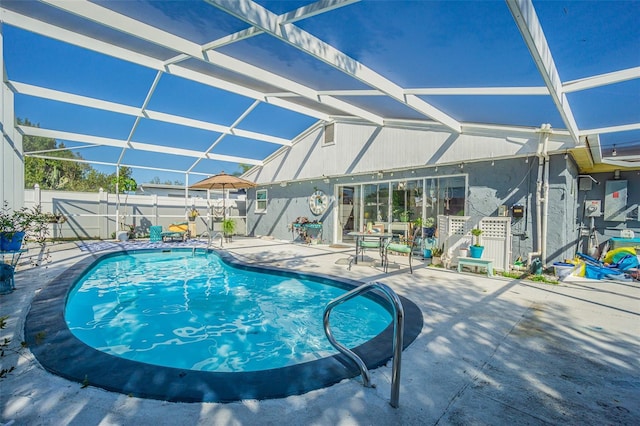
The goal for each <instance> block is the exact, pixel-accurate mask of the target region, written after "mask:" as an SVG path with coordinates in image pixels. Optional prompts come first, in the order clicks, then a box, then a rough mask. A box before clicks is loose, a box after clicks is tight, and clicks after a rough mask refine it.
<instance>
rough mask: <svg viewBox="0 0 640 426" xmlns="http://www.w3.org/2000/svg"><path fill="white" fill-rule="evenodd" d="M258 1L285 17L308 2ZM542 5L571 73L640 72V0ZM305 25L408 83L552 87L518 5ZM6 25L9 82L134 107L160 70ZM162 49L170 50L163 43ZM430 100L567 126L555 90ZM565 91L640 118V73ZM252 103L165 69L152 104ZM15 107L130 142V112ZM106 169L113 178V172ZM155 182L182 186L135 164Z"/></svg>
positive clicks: (260, 41) (22, 103)
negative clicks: (519, 20) (516, 13)
mask: <svg viewBox="0 0 640 426" xmlns="http://www.w3.org/2000/svg"><path fill="white" fill-rule="evenodd" d="M257 3H259V4H261V5H263V6H265V7H266V8H268V9H269V10H271V11H273V12H275V13H283V12H286V11H289V10H293V9H295V8H296V7H299V6H302V5H305V4H309V3H312V2H309V1H258V2H257ZM185 4H188V7H184V6H185ZM105 5H106V6H108V7H110V8H112V9H113V10H116V11H118V12H121V13H124V14H127V15H129V16H131V17H134V18H135V17H140V16H144V17H145V18H147V19H151V20H152V22H153V24H154V25H155V26H157V27H159V28H164V29H171V30H172V31H175V33H176V34H178V35H180V36H182V37H184V38H187V39H189V40H191V41H194V42H196V43H206V42H207V41H211V40H215V39H217V38H219V37H223V36H224V35H226V34H229V33H233V32H235V31H238V30H241V29H244V28H246V27H247V25H246V24H244V23H243V22H241V21H240V20H238V19H236V18H233V17H230V16H228V15H225V14H223V13H222V12H220V11H218V10H217V9H215V8H212V7H211V6H208V5H207V4H203V3H200V2H189V3H184V2H147V1H139V2H131V1H127V2H109V3H105ZM534 6H535V7H536V11H537V13H538V17H539V19H540V22H541V24H542V28H543V30H544V31H545V34H546V38H547V41H548V44H549V46H550V48H551V51H552V53H553V55H554V60H555V63H556V66H557V68H558V72H559V74H560V77H561V79H562V80H563V81H565V82H566V81H570V80H574V79H581V78H585V77H588V76H591V75H597V74H603V73H609V72H614V71H619V70H622V69H626V68H631V67H638V66H640V25H638V24H637V23H638V22H640V3H639V2H634V1H627V2H625V1H612V2H605V1H602V2H598V1H544V2H540V1H536V2H534ZM296 25H297V26H299V27H300V28H302V29H304V30H305V31H307V32H309V33H311V34H313V35H315V36H316V37H318V38H320V39H321V40H323V41H325V42H327V43H330V44H332V45H333V46H334V47H336V48H337V49H339V50H341V51H342V52H344V53H346V54H347V55H349V56H350V57H352V58H354V59H356V60H358V61H360V62H361V63H363V64H365V65H367V66H368V67H369V68H371V69H373V70H374V71H376V72H377V73H379V74H381V75H382V76H384V77H386V78H388V79H390V80H391V81H393V82H394V83H396V84H398V85H400V86H402V87H403V88H437V87H483V86H492V87H498V86H543V85H544V83H543V81H542V78H541V77H540V74H539V73H538V71H537V69H536V67H535V64H534V63H533V61H532V59H531V55H530V53H529V51H528V50H527V47H526V45H525V44H524V42H523V40H522V36H521V35H520V33H519V31H518V29H517V27H516V25H515V23H514V20H513V18H512V16H511V13H510V12H509V9H508V8H507V7H506V5H505V3H504V2H501V1H456V2H434V1H363V2H360V3H355V4H352V5H349V6H345V7H342V8H339V9H337V10H334V11H332V12H328V13H325V14H320V15H317V16H314V17H312V18H309V19H305V20H302V21H299V22H297V23H296ZM2 31H3V38H4V54H5V67H6V70H7V75H8V78H9V80H12V81H17V82H22V83H28V84H32V85H37V86H42V87H47V88H52V89H56V90H59V91H65V92H70V93H75V94H81V95H84V96H89V97H95V98H99V99H104V100H109V101H112V102H117V103H121V104H125V105H131V106H137V107H139V106H141V105H142V103H143V102H144V99H145V96H146V94H147V91H148V90H149V88H150V86H151V84H152V82H153V80H154V78H155V75H156V71H155V70H151V69H148V68H145V67H142V66H140V65H135V64H131V63H128V62H125V61H123V60H120V59H116V58H112V57H109V56H105V55H102V54H99V53H95V52H92V51H89V50H85V49H82V48H79V47H76V46H71V45H68V44H65V43H63V42H59V41H56V40H52V39H49V38H46V37H42V36H39V35H36V34H33V33H30V32H28V31H25V30H22V29H18V28H15V27H12V26H10V25H4V26H3V27H2ZM141 48H142V49H149V46H143V47H141ZM219 51H220V52H221V53H224V54H226V55H229V56H233V57H235V58H238V59H241V60H243V61H246V62H248V63H250V64H254V65H256V66H259V67H260V68H263V69H266V70H269V71H272V72H274V73H278V74H280V75H283V76H285V77H287V78H290V79H291V80H294V81H297V82H299V83H302V84H305V85H307V86H309V87H311V88H313V89H315V90H336V89H367V88H368V86H367V85H365V84H364V83H362V82H360V81H357V80H355V79H354V78H352V77H349V76H346V75H344V74H342V73H340V72H338V71H336V70H335V69H333V68H332V67H330V66H329V65H327V64H324V63H322V62H320V61H318V60H316V59H314V58H311V57H309V56H307V55H305V54H303V53H302V52H300V51H298V50H297V49H295V48H293V47H291V46H288V45H285V44H284V43H282V42H281V41H279V40H276V39H274V38H273V37H271V36H269V35H266V34H262V35H258V36H255V37H252V38H249V39H246V40H243V41H239V42H236V43H233V44H230V45H227V46H224V47H222V48H220V49H219ZM153 53H154V54H157V55H162V54H165V52H163V51H162V49H158V48H156V50H155V51H154V52H153ZM195 66H203V65H202V64H195ZM220 72H222V73H223V74H224V73H228V72H227V71H224V72H223V71H220ZM256 84H258V83H257V82H256ZM268 84H269V82H267V83H266V86H268ZM422 98H423V99H424V100H425V101H427V102H429V103H431V104H433V105H434V106H436V107H438V108H440V109H441V110H443V111H444V112H446V113H448V114H450V115H451V116H453V117H454V118H455V119H457V120H460V121H464V122H481V123H494V124H510V125H524V126H539V125H540V124H542V123H551V124H552V126H553V127H554V128H564V127H565V126H564V124H563V123H562V120H561V118H560V115H559V114H558V112H557V111H556V109H555V106H554V105H553V102H552V101H551V99H550V98H549V97H547V96H422ZM568 98H569V101H570V103H571V107H572V110H573V113H574V115H575V118H576V121H577V123H578V127H579V128H581V129H590V128H599V127H607V126H616V125H622V124H629V123H637V122H640V79H635V80H631V81H626V82H622V83H617V84H612V85H609V86H604V87H600V88H595V89H590V90H584V91H580V92H575V93H569V94H568ZM344 100H347V101H349V102H352V103H354V104H355V105H359V106H362V107H363V108H367V109H369V110H372V111H374V112H376V113H378V114H381V115H383V116H385V117H390V118H407V119H416V118H424V117H421V116H420V115H419V114H417V113H416V112H415V111H413V110H411V109H409V108H407V107H405V106H404V105H402V104H400V103H398V102H395V101H393V100H389V99H386V98H383V97H374V98H372V97H345V98H344ZM253 102H254V100H253V99H251V98H248V97H244V96H239V95H236V94H232V93H229V92H226V91H224V90H221V89H216V88H213V87H209V86H204V85H202V84H198V83H195V82H193V81H190V80H186V79H183V78H180V77H176V76H173V75H169V74H164V75H163V76H162V77H161V79H160V82H159V84H158V86H157V88H156V90H155V92H154V94H153V96H152V98H151V100H150V102H149V104H148V108H149V109H151V110H154V111H159V112H164V113H169V114H176V115H181V116H186V117H189V118H193V119H198V120H203V121H210V122H214V123H217V124H221V125H230V124H232V123H233V122H234V121H236V120H237V119H238V118H239V117H240V116H241V115H242V114H243V112H244V111H245V110H246V109H247V108H248V107H249V106H251V105H252V104H253ZM16 115H17V116H19V117H21V118H29V119H30V120H31V121H33V122H36V123H39V124H40V125H41V126H42V127H44V128H50V129H56V130H64V131H68V132H75V133H87V134H91V135H97V136H103V137H109V138H116V139H126V138H127V137H128V135H129V133H130V132H131V130H132V127H133V124H134V121H135V119H134V117H132V116H126V115H122V114H116V113H111V112H106V111H101V110H92V109H90V108H83V107H78V106H73V105H68V104H64V103H59V102H53V101H47V100H42V99H38V98H34V97H30V96H24V95H18V96H16ZM315 122H317V119H316V118H314V117H310V116H306V115H304V114H300V113H297V112H294V111H290V110H285V109H282V108H278V107H275V106H272V105H268V104H265V103H261V104H259V105H258V106H257V107H256V108H255V109H254V110H253V111H252V112H251V113H250V114H248V116H247V117H246V118H245V119H244V120H243V121H241V122H240V124H239V126H238V128H240V129H243V130H249V131H254V132H260V133H265V134H268V135H272V136H277V137H280V138H286V139H292V138H294V137H295V136H296V135H297V134H299V133H300V132H302V131H304V130H305V129H306V128H308V127H309V126H311V125H312V124H314V123H315ZM219 136H220V134H219V133H216V132H212V131H207V130H199V129H193V128H188V127H184V126H177V125H174V124H167V123H162V122H158V121H154V120H149V119H142V120H141V122H140V124H139V126H138V127H137V129H136V131H135V133H134V134H133V140H134V141H137V142H144V143H153V144H158V145H162V146H170V147H189V148H191V149H197V150H199V149H206V148H207V147H209V146H210V145H211V144H212V143H213V142H214V141H216V140H217V139H218V138H219ZM601 139H602V141H603V143H604V144H605V145H608V146H612V145H613V144H616V145H617V147H624V146H631V145H640V131H633V132H624V133H614V134H609V135H603V136H602V137H601ZM65 143H66V144H67V145H69V146H76V145H80V144H77V143H74V142H68V143H67V142H65ZM278 148H279V145H277V144H272V143H264V142H256V141H253V140H251V139H247V138H241V137H237V136H227V137H225V138H223V140H222V142H220V144H218V145H217V146H216V147H215V149H214V151H213V152H215V153H219V154H225V155H240V156H247V157H250V158H255V159H263V158H265V157H266V156H268V155H269V154H271V153H273V152H274V151H275V150H277V149H278ZM78 152H80V153H81V154H82V155H83V157H85V158H87V159H91V160H98V161H108V162H116V161H117V160H118V157H119V155H120V150H119V149H109V148H103V147H100V148H88V149H82V150H79V151H78ZM123 162H124V163H135V164H139V165H143V166H149V167H166V168H170V169H180V170H183V169H185V168H188V167H189V166H191V165H192V164H193V162H194V159H193V158H188V157H180V156H167V155H163V154H162V153H150V152H136V151H131V150H129V151H127V152H126V154H125V156H124V159H123ZM237 167H238V166H237V164H235V163H225V162H220V161H212V160H206V161H202V162H201V163H200V164H198V165H197V166H196V167H195V169H194V171H196V172H200V173H205V174H213V173H216V172H218V171H220V170H225V171H227V172H234V171H236V170H237ZM98 168H100V167H98ZM103 170H104V171H106V172H109V173H110V172H112V171H113V168H103ZM155 176H159V177H160V178H161V180H172V181H173V180H180V181H184V180H185V177H184V174H183V173H162V172H159V171H155V170H143V169H136V170H135V171H134V177H135V178H136V180H137V181H138V182H145V181H148V180H150V179H152V178H153V177H155ZM200 177H202V176H199V177H192V178H190V180H191V181H192V182H193V181H195V180H198V179H199V178H200Z"/></svg>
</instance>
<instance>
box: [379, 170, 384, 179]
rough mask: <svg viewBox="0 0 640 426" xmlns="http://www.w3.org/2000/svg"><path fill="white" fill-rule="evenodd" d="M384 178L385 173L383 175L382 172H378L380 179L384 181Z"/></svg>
mask: <svg viewBox="0 0 640 426" xmlns="http://www.w3.org/2000/svg"><path fill="white" fill-rule="evenodd" d="M383 177H384V173H382V170H380V171H379V172H378V179H382V178H383Z"/></svg>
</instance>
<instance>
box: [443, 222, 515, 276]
mask: <svg viewBox="0 0 640 426" xmlns="http://www.w3.org/2000/svg"><path fill="white" fill-rule="evenodd" d="M476 220H477V218H476ZM473 228H480V229H481V230H482V235H481V239H482V245H483V246H484V252H483V254H482V258H483V259H492V260H493V267H494V268H495V269H497V270H499V271H508V270H509V265H510V264H511V218H510V217H493V216H492V217H483V218H482V219H480V221H479V222H473V221H472V218H471V217H469V216H438V241H439V244H440V246H441V247H442V246H444V252H445V253H447V256H448V258H449V259H451V263H452V264H453V265H456V264H457V263H458V261H457V259H458V255H459V250H460V249H461V248H466V247H469V246H470V245H471V244H473V238H474V237H473V235H471V230H472V229H473Z"/></svg>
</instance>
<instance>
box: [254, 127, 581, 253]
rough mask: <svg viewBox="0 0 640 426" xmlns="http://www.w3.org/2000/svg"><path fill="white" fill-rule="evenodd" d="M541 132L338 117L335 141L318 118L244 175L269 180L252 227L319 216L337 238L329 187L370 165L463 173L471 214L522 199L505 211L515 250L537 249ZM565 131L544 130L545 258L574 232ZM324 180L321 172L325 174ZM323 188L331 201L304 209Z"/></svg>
mask: <svg viewBox="0 0 640 426" xmlns="http://www.w3.org/2000/svg"><path fill="white" fill-rule="evenodd" d="M539 140H540V135H539V134H538V133H537V132H535V131H534V130H531V129H529V130H527V131H525V130H524V129H514V131H513V132H512V133H510V134H509V133H508V132H504V131H501V132H485V131H482V130H478V131H476V132H469V133H468V134H464V135H452V134H450V133H447V132H444V131H442V130H441V129H437V128H434V129H425V128H416V129H396V128H386V127H385V128H379V127H375V126H371V125H365V124H361V123H357V124H353V123H341V124H340V125H339V126H337V127H336V142H335V143H334V144H331V145H328V146H325V145H323V142H324V141H323V132H322V127H321V126H317V127H316V128H313V129H311V130H310V131H309V132H307V133H306V134H305V135H303V137H301V138H300V139H299V140H298V141H296V143H295V144H294V145H293V147H291V148H290V149H284V150H281V151H278V152H277V153H276V154H274V155H273V156H272V157H271V158H270V159H268V161H267V162H266V164H265V165H264V166H263V167H262V168H254V169H253V170H251V171H250V172H249V173H247V177H248V178H249V179H252V180H255V181H256V182H257V183H258V185H259V186H258V187H257V188H256V189H257V190H259V189H267V191H268V205H267V210H266V211H265V212H256V209H255V197H256V195H255V194H256V189H252V190H250V191H248V194H247V222H248V232H249V234H250V235H260V236H262V235H269V236H273V237H275V238H278V239H283V240H289V239H292V237H293V235H292V234H291V232H290V228H289V224H290V223H291V222H293V221H294V220H295V219H296V218H297V217H298V216H306V217H308V218H309V219H310V220H319V221H322V222H323V242H324V243H332V242H335V241H336V238H335V237H336V235H337V229H336V223H337V221H336V217H335V215H336V211H334V208H333V207H334V206H335V205H336V198H335V197H336V192H335V191H336V188H337V185H339V184H341V185H343V184H349V185H351V184H359V183H370V182H372V181H374V176H373V174H375V173H377V171H385V176H388V175H389V172H393V177H392V178H390V179H391V180H396V179H411V180H413V179H419V178H421V177H433V176H443V175H452V174H458V175H459V174H465V175H466V176H467V182H468V193H467V199H466V207H465V214H466V215H467V216H472V217H474V218H480V217H484V216H496V215H497V213H498V208H499V206H501V205H506V206H508V207H509V208H511V207H512V206H513V205H514V204H521V205H523V206H525V216H524V217H523V218H521V219H517V218H512V221H511V224H512V232H513V237H512V239H513V240H512V260H513V259H515V258H517V257H519V256H520V257H523V258H526V256H527V254H528V253H530V252H533V251H535V250H537V249H538V247H537V238H536V235H537V232H538V229H537V221H536V215H538V214H542V213H543V209H542V208H541V209H540V211H537V208H536V195H535V194H536V182H537V180H538V173H539V171H538V164H539V163H538V157H537V156H536V151H537V149H538V143H539ZM570 146H572V144H571V143H570V141H569V139H568V136H566V135H563V134H560V135H552V136H551V137H550V140H549V144H548V147H549V152H550V153H551V154H552V155H550V156H549V175H548V184H549V195H548V232H547V244H546V247H547V249H546V250H547V263H548V264H550V263H552V262H554V261H561V260H564V259H565V258H570V257H573V255H574V253H575V245H576V241H577V239H578V236H579V230H578V229H577V228H578V219H579V218H578V217H577V212H578V207H579V206H578V204H579V200H578V196H579V194H578V191H577V183H576V180H577V175H578V169H577V167H576V165H575V163H574V162H573V161H572V159H571V157H570V156H567V155H566V150H567V149H568V147H570ZM327 181H328V182H327ZM316 190H322V191H324V192H325V193H326V194H327V195H328V196H329V201H330V204H329V208H328V209H327V210H326V211H325V213H324V214H323V215H321V216H314V215H313V214H312V213H311V211H310V209H309V196H310V195H311V194H312V193H313V192H314V191H316Z"/></svg>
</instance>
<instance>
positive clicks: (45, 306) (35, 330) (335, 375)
mask: <svg viewBox="0 0 640 426" xmlns="http://www.w3.org/2000/svg"><path fill="white" fill-rule="evenodd" d="M163 250H164V251H166V249H161V248H158V249H141V250H118V251H110V252H108V253H104V254H101V255H97V256H95V257H89V258H85V259H83V260H80V261H79V262H77V263H76V264H74V265H73V266H71V267H69V268H68V269H67V270H66V271H64V272H63V273H61V274H60V275H58V276H57V277H56V278H54V279H53V280H51V281H50V282H49V283H48V284H47V285H46V286H44V287H43V288H42V290H41V291H40V292H39V293H38V294H36V296H35V297H34V299H33V301H32V303H31V307H30V310H29V312H28V314H27V318H26V323H25V342H26V344H27V346H28V348H29V349H30V350H31V352H32V353H33V355H34V356H35V358H36V359H37V360H38V362H39V363H40V364H41V365H42V367H43V368H44V369H46V370H47V371H49V372H51V373H54V374H56V375H59V376H61V377H64V378H66V379H69V380H72V381H76V382H79V383H83V385H91V386H96V387H99V388H103V389H106V390H109V391H113V392H119V393H123V394H127V395H131V396H136V397H141V398H151V399H159V400H165V401H172V402H232V401H239V400H243V399H271V398H284V397H287V396H290V395H300V394H303V393H306V392H309V391H311V390H315V389H320V388H324V387H327V386H330V385H333V384H335V383H338V382H340V381H342V380H344V379H348V378H353V377H356V376H358V375H359V374H360V371H359V369H358V368H357V366H355V365H354V364H353V363H352V362H351V361H350V360H348V359H347V358H346V357H345V356H344V355H342V354H336V355H333V356H329V357H325V358H321V359H318V360H313V361H309V362H305V363H301V364H296V365H292V366H286V367H281V368H276V369H270V370H262V371H250V372H211V371H196V370H188V369H182V368H173V367H164V366H158V365H151V364H145V363H141V362H137V361H133V360H128V359H124V358H119V357H116V356H113V355H109V354H107V353H104V352H101V351H98V350H96V349H94V348H92V347H90V346H88V345H87V344H85V343H83V342H82V341H80V340H79V339H78V338H77V337H75V336H74V335H73V334H72V333H71V331H70V330H69V328H68V327H67V323H66V321H65V319H64V309H65V305H66V301H67V296H68V294H69V291H70V290H71V289H72V288H73V286H74V285H75V283H76V282H77V281H78V279H79V278H80V277H81V276H82V275H83V274H84V273H85V272H86V271H88V270H89V269H90V268H91V267H92V266H93V265H94V264H96V263H97V262H99V261H101V260H102V259H104V258H106V257H110V256H114V255H118V254H127V253H136V252H145V253H149V252H154V251H163ZM170 250H171V251H190V250H197V251H207V250H208V251H214V252H216V253H217V254H218V255H219V256H220V257H221V259H222V260H223V261H224V262H226V263H227V264H229V265H231V266H233V267H236V268H240V269H245V270H252V271H261V272H268V273H273V274H277V275H282V276H289V277H299V278H302V279H310V280H314V281H320V282H323V281H325V280H326V281H331V282H333V283H339V285H340V286H344V288H345V289H351V288H355V287H357V286H360V285H362V284H363V282H361V281H356V280H352V279H347V278H340V277H333V276H330V275H327V274H318V273H308V272H299V271H292V270H285V269H281V268H276V267H273V266H265V265H252V264H247V263H242V262H240V261H239V260H237V259H236V258H234V257H233V256H232V255H230V254H229V253H227V252H224V251H219V250H212V249H203V248H196V249H189V248H177V249H170ZM369 294H371V295H372V297H373V298H382V296H381V295H380V293H379V292H375V291H374V292H372V293H369ZM399 297H400V300H401V302H402V305H403V308H404V313H405V327H404V342H403V348H404V349H406V348H407V347H408V346H409V345H410V344H411V343H412V342H413V341H414V340H415V339H416V338H417V337H418V335H419V334H420V332H421V330H422V326H423V318H422V312H421V311H420V308H418V306H417V305H416V304H415V303H413V302H412V301H411V300H409V299H407V298H405V297H403V296H399ZM382 305H383V306H385V307H387V306H388V304H387V303H386V299H383V303H382ZM392 343H393V324H391V325H390V326H389V327H387V328H386V329H385V330H384V331H383V332H382V333H380V334H379V335H378V336H376V337H375V338H373V339H372V340H370V341H368V342H366V343H364V344H362V345H360V346H358V347H357V348H354V349H353V351H354V352H355V353H356V354H358V356H360V357H361V358H362V360H363V361H364V363H365V364H366V365H367V367H368V368H369V369H374V368H377V367H379V366H381V365H384V364H385V363H386V362H387V361H388V360H389V359H391V356H392V353H393V352H392Z"/></svg>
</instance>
